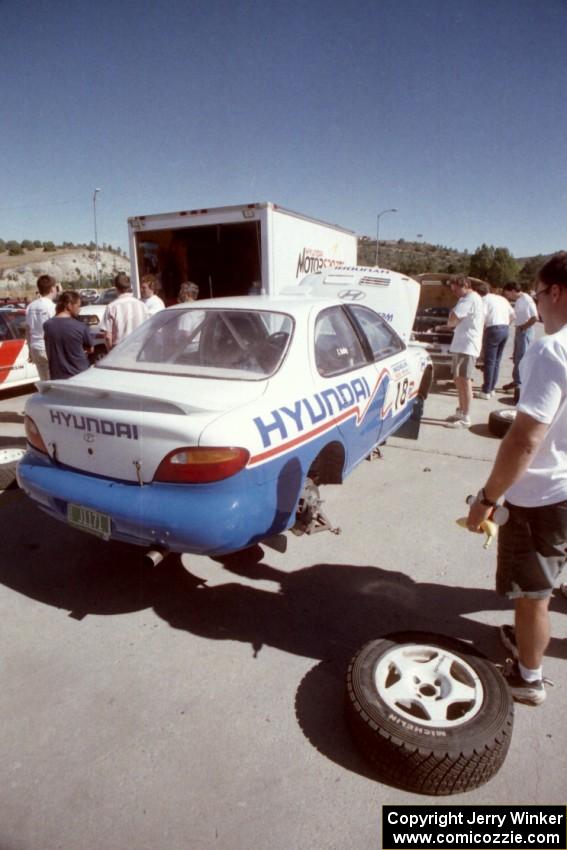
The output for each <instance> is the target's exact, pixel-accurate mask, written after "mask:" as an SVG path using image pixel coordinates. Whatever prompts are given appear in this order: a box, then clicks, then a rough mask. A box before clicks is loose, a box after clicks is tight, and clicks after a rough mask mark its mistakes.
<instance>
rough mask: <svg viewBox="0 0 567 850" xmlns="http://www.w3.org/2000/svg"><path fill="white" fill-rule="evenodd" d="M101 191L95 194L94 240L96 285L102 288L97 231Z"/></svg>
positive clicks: (95, 191) (96, 191)
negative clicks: (98, 204)
mask: <svg viewBox="0 0 567 850" xmlns="http://www.w3.org/2000/svg"><path fill="white" fill-rule="evenodd" d="M98 192H100V189H95V190H94V194H93V214H94V239H95V266H96V285H97V287H99V288H100V263H99V260H98V235H97V231H96V196H97V193H98Z"/></svg>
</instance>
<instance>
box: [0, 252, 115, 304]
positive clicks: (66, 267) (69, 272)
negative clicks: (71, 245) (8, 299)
mask: <svg viewBox="0 0 567 850" xmlns="http://www.w3.org/2000/svg"><path fill="white" fill-rule="evenodd" d="M98 255H99V262H100V274H101V280H102V281H108V280H109V279H110V278H112V277H113V275H115V274H117V272H127V273H128V272H129V271H130V261H129V260H128V258H127V257H124V256H122V255H120V254H118V253H115V252H114V251H105V250H99V252H98ZM42 274H49V275H52V277H54V278H55V280H56V281H57V282H58V283H62V284H66V285H67V286H68V285H69V284H75V285H76V286H77V287H78V286H89V285H92V284H94V283H95V282H96V266H95V252H94V251H91V250H90V249H88V248H77V249H74V250H58V251H54V252H52V253H44V252H41V251H30V252H25V253H24V254H22V255H20V256H18V257H11V256H8V254H7V253H4V254H0V293H1V292H5V294H6V295H9V294H10V293H11V292H16V291H18V292H24V291H27V290H35V282H36V280H37V279H38V277H39V276H40V275H42Z"/></svg>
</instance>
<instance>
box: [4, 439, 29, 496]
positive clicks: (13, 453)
mask: <svg viewBox="0 0 567 850" xmlns="http://www.w3.org/2000/svg"><path fill="white" fill-rule="evenodd" d="M25 453H26V450H25V449H23V448H20V447H19V446H5V447H3V448H0V490H7V489H8V487H10V486H11V485H12V484H14V482H15V480H16V466H17V465H18V461H19V460H20V459H21V458H23V456H24V455H25Z"/></svg>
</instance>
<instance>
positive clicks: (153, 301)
mask: <svg viewBox="0 0 567 850" xmlns="http://www.w3.org/2000/svg"><path fill="white" fill-rule="evenodd" d="M113 284H114V288H115V289H116V292H117V297H116V299H115V300H114V301H111V303H110V304H108V306H107V307H106V310H105V312H104V315H103V317H102V321H101V329H102V331H103V332H104V339H105V345H106V348H107V350H108V351H110V350H111V349H112V348H114V346H115V345H118V343H119V342H120V341H121V340H122V339H124V337H126V336H127V335H128V334H130V333H132V331H133V330H135V329H136V328H137V327H138V326H139V325H141V324H142V322H145V321H146V319H148V318H150V316H153V315H154V314H155V313H157V312H158V311H159V310H163V309H165V304H164V302H163V300H162V299H161V298H160V296H159V295H158V294H157V293H158V289H159V287H158V281H157V278H156V277H155V276H154V275H145V276H144V277H143V278H142V281H141V283H140V294H141V298H136V297H135V295H134V293H133V292H132V288H131V285H130V278H129V277H128V275H127V274H124V273H120V274H117V275H116V277H115V278H114V281H113ZM37 291H38V296H39V297H38V298H36V299H34V300H33V301H32V302H31V303H30V304H29V305H28V306H27V308H26V340H27V343H28V350H29V358H30V361H31V362H32V363H34V365H35V366H36V368H37V372H38V375H39V379H40V380H41V381H47V380H49V379H50V378H52V379H61V378H70V377H72V376H73V375H77V374H79V372H83V371H84V370H85V369H87V368H88V367H89V365H90V361H89V354H92V352H93V349H94V343H93V339H92V337H91V333H90V330H89V328H88V326H87V325H86V324H84V323H83V322H81V321H77V319H78V316H79V312H80V309H81V296H80V295H79V293H78V292H76V291H74V290H66V291H61V287H60V286H59V284H58V283H57V281H56V280H55V278H53V277H51V276H50V275H45V274H44V275H41V276H40V277H39V278H38V280H37ZM198 297H199V287H198V286H197V284H196V283H192V282H190V281H187V282H186V283H182V284H181V286H180V288H179V294H178V298H177V300H178V302H179V303H183V302H189V301H195V300H196V299H197V298H198ZM69 319H70V320H73V321H61V320H69Z"/></svg>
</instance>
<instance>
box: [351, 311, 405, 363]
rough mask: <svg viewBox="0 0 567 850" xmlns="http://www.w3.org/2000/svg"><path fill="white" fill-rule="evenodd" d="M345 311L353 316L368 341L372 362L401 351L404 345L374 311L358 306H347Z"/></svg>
mask: <svg viewBox="0 0 567 850" xmlns="http://www.w3.org/2000/svg"><path fill="white" fill-rule="evenodd" d="M346 309H347V310H348V311H349V313H350V314H351V315H352V316H354V319H355V321H356V322H357V324H358V326H359V327H360V329H361V330H362V333H363V334H364V336H365V337H366V339H367V340H368V344H369V346H370V350H371V351H372V356H373V358H374V362H376V361H377V360H382V358H384V357H389V356H390V355H392V354H396V352H398V351H402V350H403V348H404V344H403V342H402V340H401V339H400V337H399V336H398V335H397V333H396V332H395V331H394V330H393V329H392V328H391V327H390V325H388V324H387V322H385V321H384V319H383V318H382V316H379V315H378V313H375V312H374V310H369V309H368V307H361V306H360V305H358V304H349V305H348V307H346Z"/></svg>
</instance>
